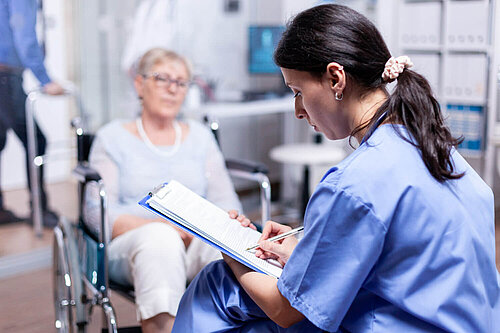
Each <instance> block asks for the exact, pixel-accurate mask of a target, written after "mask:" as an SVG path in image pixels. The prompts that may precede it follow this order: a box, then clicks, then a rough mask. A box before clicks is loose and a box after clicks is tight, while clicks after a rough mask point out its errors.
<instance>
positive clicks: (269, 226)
mask: <svg viewBox="0 0 500 333" xmlns="http://www.w3.org/2000/svg"><path fill="white" fill-rule="evenodd" d="M290 230H292V228H291V227H289V226H287V225H283V224H279V223H277V222H274V221H267V222H266V226H265V227H264V229H263V230H262V236H260V240H266V239H268V238H270V237H273V236H276V235H279V234H282V233H285V232H287V231H290Z"/></svg>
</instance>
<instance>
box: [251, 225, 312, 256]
mask: <svg viewBox="0 0 500 333" xmlns="http://www.w3.org/2000/svg"><path fill="white" fill-rule="evenodd" d="M303 229H304V227H303V226H302V227H298V228H295V229H292V230H290V231H287V232H285V233H282V234H279V235H276V236H274V237H271V238H268V239H266V241H269V242H274V241H277V240H280V239H283V238H287V237H289V236H292V235H295V234H298V233H299V232H301V231H302V230H303ZM258 247H259V244H257V245H254V246H251V247H249V248H248V249H246V251H250V250H254V249H256V248H258Z"/></svg>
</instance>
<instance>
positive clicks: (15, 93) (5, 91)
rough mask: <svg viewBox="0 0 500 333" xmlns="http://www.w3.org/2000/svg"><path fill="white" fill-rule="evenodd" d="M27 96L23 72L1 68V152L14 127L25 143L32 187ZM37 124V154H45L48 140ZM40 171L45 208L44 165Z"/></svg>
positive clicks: (28, 173) (0, 192) (1, 204)
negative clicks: (27, 124)
mask: <svg viewBox="0 0 500 333" xmlns="http://www.w3.org/2000/svg"><path fill="white" fill-rule="evenodd" d="M26 97H27V96H26V93H25V92H24V90H23V77H22V73H19V72H14V71H13V72H9V71H1V70H0V152H1V151H2V150H3V149H4V148H5V143H6V141H7V130H8V129H12V130H13V131H14V133H16V135H17V137H18V138H19V140H21V142H22V143H23V146H24V149H25V153H26V170H27V175H28V187H29V188H30V189H31V182H30V179H31V174H30V168H29V160H28V137H27V132H26V112H25V107H26ZM35 126H36V136H37V141H38V147H37V155H43V154H44V153H45V147H46V144H47V141H46V139H45V136H44V135H43V133H42V131H41V130H40V128H39V127H38V125H37V124H36V123H35ZM40 171H41V172H40V173H41V177H40V189H41V198H40V199H41V204H42V208H43V209H44V210H45V209H46V208H47V195H46V193H45V189H44V186H43V167H42V168H41V170H40ZM30 193H31V192H30ZM31 201H33V200H31ZM0 209H3V196H2V191H1V188H0Z"/></svg>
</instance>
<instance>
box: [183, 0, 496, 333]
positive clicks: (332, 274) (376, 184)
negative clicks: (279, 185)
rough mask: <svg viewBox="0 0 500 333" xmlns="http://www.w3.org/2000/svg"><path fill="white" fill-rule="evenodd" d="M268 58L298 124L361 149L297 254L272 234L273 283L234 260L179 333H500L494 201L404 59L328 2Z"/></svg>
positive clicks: (309, 220)
mask: <svg viewBox="0 0 500 333" xmlns="http://www.w3.org/2000/svg"><path fill="white" fill-rule="evenodd" d="M274 58H275V61H276V63H277V64H278V65H279V66H280V67H281V70H282V73H283V77H284V79H285V82H286V84H287V85H288V86H289V87H290V88H291V89H292V91H293V93H294V94H295V116H296V117H297V118H298V119H304V120H306V121H307V122H308V123H309V124H310V125H311V126H312V127H313V128H314V129H315V130H316V131H318V132H322V133H323V134H325V136H326V137H327V138H328V139H342V138H345V137H347V136H349V135H350V136H351V138H354V139H356V140H357V141H358V142H359V144H360V145H359V147H358V148H357V149H356V151H354V152H353V153H352V154H351V155H350V156H349V157H347V158H346V159H345V160H344V161H342V162H341V163H339V164H338V165H337V166H334V167H332V168H331V169H330V170H329V171H328V172H327V173H326V175H325V176H324V177H323V179H322V181H321V182H320V184H319V185H318V186H317V188H316V190H315V192H314V194H313V195H312V197H311V199H310V201H309V204H308V207H307V210H306V213H305V217H304V227H305V229H304V236H303V238H302V239H301V240H300V242H298V241H297V240H296V239H294V238H293V237H290V238H286V239H285V240H283V241H282V242H281V243H271V242H266V241H265V240H266V239H267V238H269V237H271V236H274V235H276V234H281V233H283V232H286V231H287V230H289V229H290V228H289V227H287V226H284V225H280V224H278V223H274V222H269V223H267V224H266V227H265V228H264V230H263V234H262V238H261V241H260V250H258V251H257V252H256V255H257V256H259V257H261V258H275V259H278V260H279V261H281V263H282V264H283V265H284V269H283V273H282V275H281V277H280V278H279V280H278V279H275V278H272V277H270V276H267V275H263V274H260V273H257V272H254V271H252V270H250V269H248V268H246V267H245V266H243V265H241V264H240V263H238V262H236V261H234V260H232V259H230V258H228V257H225V258H224V259H225V262H224V261H218V262H216V263H213V264H210V265H209V266H207V267H206V268H205V269H204V270H203V271H202V272H201V273H200V274H198V276H197V278H196V279H195V280H194V281H193V282H192V283H191V285H190V286H189V288H188V290H187V291H186V293H185V294H184V296H183V299H182V300H181V304H180V306H179V315H178V316H177V319H176V322H175V324H174V331H175V332H222V331H235V330H238V331H239V332H285V331H286V332H320V331H322V330H323V331H328V332H498V331H499V330H500V326H499V324H500V304H499V302H500V287H499V274H498V271H497V269H496V266H495V233H494V230H495V228H494V203H493V194H492V191H491V189H490V188H489V187H488V186H487V185H486V184H485V183H484V182H483V180H482V179H481V178H480V177H479V175H478V174H477V173H476V172H475V171H474V170H473V169H472V168H471V167H470V166H469V164H467V162H466V161H465V160H464V158H463V157H462V156H460V154H459V153H458V151H457V150H456V149H455V146H456V145H457V143H458V142H459V140H457V139H455V138H453V137H452V136H451V134H450V131H449V130H448V128H447V127H446V126H445V125H444V122H443V118H442V116H441V111H440V107H439V103H438V102H437V101H436V99H435V98H434V97H433V94H432V91H431V89H430V86H429V84H428V82H427V81H426V79H425V78H424V77H422V76H421V75H419V74H417V73H416V72H414V71H412V70H410V69H409V68H410V67H411V66H412V63H411V61H410V59H409V58H408V57H398V58H393V57H391V54H390V53H389V50H388V49H387V46H386V44H385V42H384V41H383V39H382V37H381V35H380V33H379V32H378V31H377V29H376V28H375V26H374V25H373V24H372V23H371V22H370V21H369V20H368V19H366V18H365V17H364V16H362V15H361V14H359V13H357V12H356V11H354V10H352V9H350V8H348V7H345V6H340V5H333V4H330V5H322V6H318V7H314V8H311V9H308V10H306V11H304V12H302V13H300V14H298V15H297V16H296V17H295V18H294V19H293V20H292V21H291V23H290V24H289V25H288V27H287V29H286V31H285V33H284V34H283V37H282V39H281V41H280V43H279V45H278V47H277V50H276V51H275V55H274ZM394 80H397V81H396V86H395V88H394V91H393V92H392V94H389V93H388V91H387V90H386V84H387V83H388V82H391V81H394ZM283 327H287V328H286V329H285V328H283Z"/></svg>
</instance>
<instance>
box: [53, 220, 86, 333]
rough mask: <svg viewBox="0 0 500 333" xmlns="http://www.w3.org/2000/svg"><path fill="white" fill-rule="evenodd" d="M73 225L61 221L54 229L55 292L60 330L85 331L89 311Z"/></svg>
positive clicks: (57, 322) (64, 331) (56, 315)
mask: <svg viewBox="0 0 500 333" xmlns="http://www.w3.org/2000/svg"><path fill="white" fill-rule="evenodd" d="M77 251H78V250H77V247H76V239H75V238H74V233H73V230H72V226H71V224H70V223H69V222H67V221H66V220H61V221H60V223H59V225H58V226H57V227H55V228H54V252H53V292H54V310H55V327H56V329H57V331H58V332H63V333H66V332H70V333H73V332H85V325H86V317H85V315H86V310H85V304H84V303H83V300H84V294H83V293H84V288H83V285H82V284H83V280H82V279H81V275H80V268H79V265H78V252H77Z"/></svg>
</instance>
